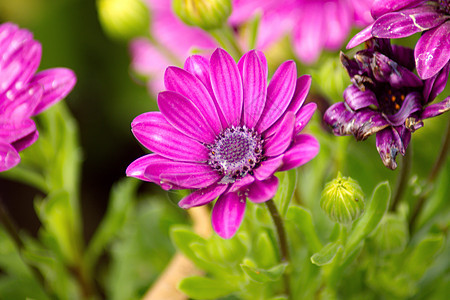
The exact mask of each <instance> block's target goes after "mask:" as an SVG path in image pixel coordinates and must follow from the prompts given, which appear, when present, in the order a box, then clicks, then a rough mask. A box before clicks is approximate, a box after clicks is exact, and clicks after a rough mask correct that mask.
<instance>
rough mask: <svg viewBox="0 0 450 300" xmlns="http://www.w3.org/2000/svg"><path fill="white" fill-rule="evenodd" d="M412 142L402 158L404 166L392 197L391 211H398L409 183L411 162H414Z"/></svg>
mask: <svg viewBox="0 0 450 300" xmlns="http://www.w3.org/2000/svg"><path fill="white" fill-rule="evenodd" d="M411 147H412V144H410V145H409V147H408V148H406V153H405V156H403V159H402V166H401V169H400V174H399V175H398V179H397V186H396V188H395V194H394V197H393V198H392V199H393V200H392V205H391V207H390V211H396V210H397V206H398V203H399V202H400V200H401V199H402V197H403V194H404V192H405V189H406V186H407V183H408V177H409V172H410V170H411V162H412V158H411V156H412V150H411Z"/></svg>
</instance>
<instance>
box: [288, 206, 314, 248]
mask: <svg viewBox="0 0 450 300" xmlns="http://www.w3.org/2000/svg"><path fill="white" fill-rule="evenodd" d="M287 219H288V220H289V221H290V222H292V223H294V224H295V225H296V226H297V227H298V229H299V230H300V231H301V232H302V234H303V235H304V237H305V240H306V246H307V247H308V249H309V251H310V252H311V253H316V252H319V251H320V249H322V243H321V242H320V240H319V238H318V237H317V234H316V230H315V229H314V224H313V220H312V216H311V213H310V212H309V211H308V210H306V209H305V208H303V207H299V206H291V207H289V210H288V212H287Z"/></svg>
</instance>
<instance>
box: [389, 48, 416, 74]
mask: <svg viewBox="0 0 450 300" xmlns="http://www.w3.org/2000/svg"><path fill="white" fill-rule="evenodd" d="M390 47H391V49H392V59H393V60H394V61H396V62H398V64H399V65H401V66H404V67H406V68H407V69H408V70H410V71H413V70H414V69H415V68H416V64H415V62H414V49H411V48H408V47H403V46H400V45H391V46H390Z"/></svg>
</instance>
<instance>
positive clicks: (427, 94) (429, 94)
mask: <svg viewBox="0 0 450 300" xmlns="http://www.w3.org/2000/svg"><path fill="white" fill-rule="evenodd" d="M449 72H450V62H448V63H447V64H446V65H445V66H444V67H443V68H442V70H440V71H439V72H438V73H437V74H436V75H434V76H432V77H430V78H428V79H427V80H425V83H424V88H423V98H424V99H425V103H429V102H431V101H433V100H434V99H435V98H436V97H437V95H439V94H440V93H441V92H442V91H443V90H444V88H445V86H446V85H447V80H448V75H449Z"/></svg>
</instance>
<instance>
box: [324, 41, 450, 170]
mask: <svg viewBox="0 0 450 300" xmlns="http://www.w3.org/2000/svg"><path fill="white" fill-rule="evenodd" d="M367 44H368V47H369V48H368V49H366V50H362V51H359V52H357V53H356V55H355V59H349V58H348V57H347V56H345V55H344V54H341V61H342V63H343V65H344V66H345V68H346V69H347V72H348V74H349V75H350V77H351V81H352V83H353V84H352V85H350V86H349V87H347V88H346V89H345V91H344V100H345V101H344V102H340V103H336V104H333V105H332V106H331V107H330V108H328V110H327V111H326V112H325V115H324V120H325V122H326V123H327V124H328V125H330V126H331V127H332V128H333V132H334V134H336V135H351V134H352V135H354V136H355V138H356V139H357V140H364V139H366V138H367V137H368V136H370V135H372V134H374V133H376V146H377V150H378V152H379V154H380V156H381V159H382V161H383V163H384V165H385V166H386V167H388V168H390V169H395V168H396V167H397V163H396V162H395V157H396V156H397V154H398V153H401V154H402V155H405V151H406V148H407V147H408V144H409V142H410V139H411V133H412V132H414V131H415V130H417V129H419V128H420V127H422V126H423V121H422V120H424V119H427V118H431V117H435V116H437V115H440V114H442V113H444V112H446V111H448V110H449V109H450V97H447V98H446V99H445V100H443V101H442V102H439V103H436V104H431V105H430V102H432V101H433V100H434V99H435V98H436V96H437V95H438V94H439V93H441V92H442V91H443V90H444V88H445V85H446V83H447V79H448V75H449V69H450V67H449V65H447V66H446V67H445V68H443V69H442V70H441V71H440V72H439V73H437V74H436V75H435V76H433V77H431V78H429V79H427V80H421V79H420V78H419V77H417V76H416V75H415V74H414V73H413V72H412V70H413V69H414V58H413V50H412V49H409V48H404V47H401V46H395V45H393V46H391V45H390V43H389V41H388V40H384V39H374V40H370V41H369V42H368V43H367Z"/></svg>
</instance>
